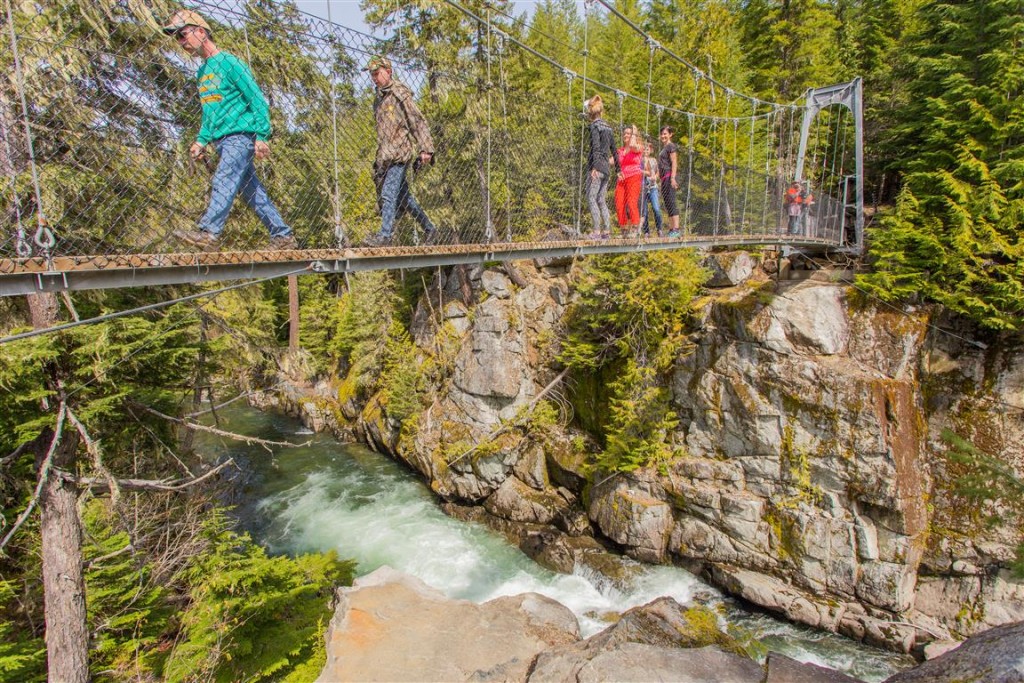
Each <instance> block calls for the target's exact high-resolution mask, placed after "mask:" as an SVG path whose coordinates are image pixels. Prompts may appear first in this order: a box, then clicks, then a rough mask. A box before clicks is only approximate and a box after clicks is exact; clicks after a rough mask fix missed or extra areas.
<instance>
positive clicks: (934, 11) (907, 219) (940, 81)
mask: <svg viewBox="0 0 1024 683" xmlns="http://www.w3.org/2000/svg"><path fill="white" fill-rule="evenodd" d="M920 19H921V21H920V25H921V30H920V33H919V34H918V35H917V36H916V37H915V41H914V42H915V44H916V45H917V46H918V47H917V48H916V49H915V51H914V53H913V55H912V59H911V63H910V70H911V73H912V75H913V78H912V79H911V80H910V95H909V104H908V106H907V107H906V108H905V110H904V113H903V115H902V116H901V123H900V125H899V127H898V128H897V129H896V130H895V132H894V137H893V145H894V146H898V147H899V148H900V149H902V150H904V152H903V154H904V156H903V157H902V158H901V160H900V161H898V162H897V163H896V165H895V166H896V168H897V169H898V170H900V171H901V172H903V173H904V174H905V176H904V187H903V190H902V192H901V194H900V197H899V200H898V202H897V206H896V210H895V212H894V213H893V214H892V215H891V216H888V217H886V218H885V219H884V220H883V221H882V226H881V229H878V230H875V231H874V232H873V233H872V234H871V255H872V257H873V258H874V261H875V263H874V265H875V270H876V272H874V273H872V274H870V275H868V276H865V277H864V278H862V281H863V283H864V285H865V286H866V287H867V288H868V289H869V291H871V292H872V293H874V294H876V295H878V296H880V297H883V298H885V299H887V300H894V299H900V298H908V297H917V296H924V297H926V298H928V299H931V300H934V301H938V302H940V303H942V304H944V305H946V306H948V307H949V308H951V309H952V310H955V311H957V312H959V313H961V314H964V315H966V316H968V317H970V318H972V319H974V320H976V321H978V322H980V323H981V324H983V325H985V326H987V327H990V328H994V329H1019V328H1020V327H1021V325H1022V323H1024V268H1022V263H1024V259H1022V257H1024V244H1022V240H1021V238H1022V225H1024V183H1022V181H1021V178H1022V177H1024V174H1022V172H1021V171H1022V169H1024V126H1022V124H1021V122H1022V121H1024V97H1022V95H1024V1H1022V0H985V1H984V2H931V3H929V4H927V5H925V6H924V7H923V8H922V10H921V17H920Z"/></svg>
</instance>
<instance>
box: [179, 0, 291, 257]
mask: <svg viewBox="0 0 1024 683" xmlns="http://www.w3.org/2000/svg"><path fill="white" fill-rule="evenodd" d="M163 32H164V34H166V35H169V36H173V37H174V38H175V40H177V41H178V45H180V46H181V47H182V48H183V49H184V50H185V51H186V52H188V53H189V54H190V55H193V56H197V57H200V58H202V60H203V63H202V64H201V65H200V66H199V70H198V71H197V72H196V84H197V86H198V88H199V101H200V103H201V104H202V109H203V120H202V124H201V126H200V128H199V134H198V136H197V137H196V141H195V142H193V143H192V146H191V147H190V148H189V155H190V156H191V157H192V159H194V160H196V161H198V160H200V159H202V158H204V157H205V156H206V146H207V145H208V144H210V143H213V146H214V147H215V148H216V150H217V156H218V158H219V161H218V162H217V170H216V171H214V173H213V181H212V183H211V191H210V204H209V206H208V207H207V209H206V213H205V214H203V217H202V218H201V219H200V220H199V227H198V229H193V230H184V231H176V232H175V235H176V236H177V237H178V238H180V239H182V240H184V241H185V242H188V243H189V244H192V245H195V246H198V247H204V248H208V247H213V246H215V244H216V242H217V240H218V239H219V237H220V234H221V232H222V231H223V230H224V224H225V223H227V220H228V214H229V213H230V212H231V205H232V204H233V203H234V201H235V197H236V196H237V195H238V194H239V193H241V195H242V199H244V200H245V203H246V204H248V205H249V206H250V207H251V208H252V210H253V211H255V212H256V215H257V216H258V217H259V219H260V221H262V222H263V224H264V225H265V226H266V227H267V230H269V231H270V246H271V247H272V248H274V249H294V248H295V246H296V245H295V237H294V236H293V235H292V230H291V228H290V227H288V225H287V224H286V223H285V222H284V219H282V218H281V214H280V213H279V212H278V210H277V207H275V206H274V202H273V201H271V199H270V196H269V195H268V194H267V191H266V189H265V188H264V187H263V183H261V182H260V179H259V178H258V177H257V176H256V167H255V165H254V163H253V160H254V159H266V158H268V157H269V156H270V145H268V144H267V140H268V139H269V138H270V133H271V128H270V110H269V108H268V107H267V100H266V98H265V97H264V96H263V91H262V90H260V87H259V85H257V84H256V80H255V79H254V78H253V75H252V72H251V71H250V70H249V67H248V66H246V64H245V63H244V62H242V61H241V60H240V59H238V57H236V56H235V55H233V54H231V53H230V52H226V51H224V50H221V49H219V48H218V47H217V46H216V44H214V42H213V38H212V34H213V32H212V31H211V29H210V25H209V24H208V23H207V22H206V20H205V19H203V17H202V16H200V15H199V14H197V13H196V12H192V11H189V10H180V11H178V12H175V13H174V14H172V15H171V17H170V18H169V19H168V20H167V24H166V25H165V26H164V27H163Z"/></svg>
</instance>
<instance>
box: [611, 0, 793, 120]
mask: <svg viewBox="0 0 1024 683" xmlns="http://www.w3.org/2000/svg"><path fill="white" fill-rule="evenodd" d="M594 1H595V2H598V3H600V4H602V5H604V7H605V9H607V10H608V11H609V12H610V13H611V14H612V15H614V16H615V17H616V18H618V19H619V20H621V21H622V22H624V23H625V24H626V25H627V26H629V27H630V28H631V29H633V31H635V32H636V33H637V34H639V35H640V36H642V37H643V38H644V39H645V40H647V41H652V40H655V39H654V38H653V36H651V35H650V34H649V33H647V31H645V30H644V29H643V28H641V27H640V26H637V25H636V24H635V23H634V22H633V21H632V20H631V19H630V18H629V17H627V16H626V15H624V14H623V13H622V12H620V11H619V10H618V9H616V7H615V5H614V4H612V3H609V2H608V0H594ZM655 42H656V41H655ZM658 49H660V50H661V51H662V52H664V53H665V54H667V55H668V56H669V57H671V58H672V59H674V60H676V61H677V62H679V63H680V64H682V65H683V66H685V67H686V68H687V69H689V70H690V71H692V72H693V73H694V74H695V75H699V76H703V77H706V78H707V79H708V82H709V85H710V87H711V90H712V93H714V88H715V86H717V87H718V88H720V89H721V90H722V91H723V92H725V93H733V94H735V95H737V96H738V97H742V98H743V99H745V100H748V101H750V102H764V103H765V104H775V103H774V102H768V101H766V100H762V99H759V98H757V97H753V96H751V95H744V94H743V93H739V92H736V91H734V90H733V89H732V88H730V87H729V86H727V85H725V84H724V83H721V82H719V81H717V80H715V79H714V78H713V77H712V76H711V75H710V71H709V72H708V73H704V72H703V71H701V69H699V68H698V67H696V66H695V65H693V64H691V63H690V62H689V61H687V60H686V59H683V58H682V57H680V56H679V55H677V54H676V53H675V52H673V51H672V50H670V49H668V48H667V47H665V46H664V45H660V44H659V45H658Z"/></svg>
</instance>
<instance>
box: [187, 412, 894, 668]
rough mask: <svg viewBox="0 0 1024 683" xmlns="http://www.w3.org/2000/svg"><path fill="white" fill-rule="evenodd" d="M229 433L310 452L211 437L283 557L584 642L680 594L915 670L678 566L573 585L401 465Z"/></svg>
mask: <svg viewBox="0 0 1024 683" xmlns="http://www.w3.org/2000/svg"><path fill="white" fill-rule="evenodd" d="M219 418H220V424H221V426H222V427H223V428H225V429H228V430H231V431H234V432H238V433H242V434H247V435H252V436H258V437H261V438H264V439H270V440H281V441H291V442H293V443H301V442H307V441H308V442H309V443H308V445H305V446H302V447H298V448H279V449H278V448H275V449H273V451H272V452H268V451H267V450H266V449H264V448H263V447H262V446H258V445H254V446H246V445H244V444H241V443H239V442H235V441H227V440H222V439H221V438H219V437H213V436H211V435H208V434H203V435H202V436H201V438H199V439H198V441H197V448H198V449H199V451H200V452H201V453H202V454H203V456H204V457H205V458H207V459H209V460H218V459H221V458H224V457H227V456H231V457H234V458H235V460H236V462H237V463H238V464H239V465H240V467H241V468H242V472H243V476H241V477H240V481H241V482H242V485H241V486H240V487H239V490H236V491H235V492H234V495H235V498H234V501H233V502H234V504H235V512H234V514H235V515H237V518H238V520H239V522H240V524H241V526H242V528H244V529H245V530H247V531H249V532H250V533H251V534H252V536H253V538H254V539H256V540H257V541H259V542H260V543H262V544H263V545H264V546H265V547H266V548H267V549H268V550H269V551H270V552H272V553H285V554H289V555H291V554H299V553H305V552H312V551H325V550H336V551H337V552H338V554H339V556H341V557H344V558H350V559H354V560H356V562H357V563H358V570H357V571H358V573H359V574H366V573H368V572H371V571H373V570H374V569H376V568H378V567H380V566H382V565H388V566H390V567H393V568H395V569H398V570H401V571H403V572H406V573H409V574H412V575H414V576H417V577H419V578H420V579H422V580H423V581H425V582H426V583H427V584H429V585H431V586H433V587H434V588H437V589H439V590H441V591H442V592H444V593H445V594H446V595H448V596H450V597H452V598H462V599H466V600H472V601H476V602H484V601H486V600H490V599H492V598H495V597H498V596H502V595H515V594H517V593H522V592H526V591H534V592H537V593H542V594H544V595H546V596H548V597H550V598H553V599H555V600H557V601H559V602H560V603H562V604H564V605H566V606H567V607H569V608H570V609H571V610H572V611H573V612H574V613H575V614H576V615H577V617H578V618H579V621H580V627H581V630H582V631H583V633H584V635H592V634H593V633H596V632H597V631H599V630H600V629H601V628H603V627H605V626H607V621H606V620H604V619H606V618H607V615H608V614H610V613H620V612H622V611H624V610H627V609H629V608H630V607H634V606H637V605H643V604H645V603H647V602H650V601H651V600H653V599H654V598H656V597H659V596H663V595H669V596H672V597H673V598H675V599H676V600H678V601H679V602H681V603H684V604H685V603H687V602H691V601H698V602H701V603H703V604H705V605H708V606H710V607H712V608H715V609H718V610H719V612H720V613H721V614H722V615H723V619H724V620H727V621H728V622H729V624H731V625H733V626H736V627H739V628H741V629H745V630H746V631H747V632H749V633H751V634H752V635H753V636H754V637H756V638H757V639H759V640H761V642H763V643H764V644H765V645H766V646H767V647H768V649H771V650H776V651H779V652H782V653H784V654H786V655H788V656H790V657H793V658H794V659H799V660H800V661H804V662H813V663H815V664H820V665H823V666H828V667H831V668H835V669H838V670H840V671H843V672H845V673H848V674H850V675H852V676H856V677H858V678H862V679H863V680H865V681H880V680H883V679H884V678H886V677H887V676H889V675H891V674H892V673H895V672H896V671H898V670H901V669H904V668H907V667H908V666H911V665H912V664H913V661H912V660H911V659H909V658H908V657H901V656H898V655H894V654H892V653H888V652H885V651H882V650H878V649H874V648H870V647H866V646H864V645H862V644H860V643H856V642H854V641H852V640H849V639H847V638H843V637H841V636H836V635H833V634H828V633H824V632H819V631H814V630H811V629H807V628H801V627H797V626H793V625H791V624H788V623H786V622H783V621H779V620H777V619H774V618H772V617H770V616H767V615H764V614H758V613H752V612H750V611H747V610H744V609H742V608H741V607H739V606H738V605H737V604H736V603H735V601H733V600H730V599H727V598H724V597H723V596H722V594H721V593H719V592H718V591H717V590H715V589H713V588H711V587H710V586H708V585H707V584H705V583H703V582H702V581H701V580H700V579H698V578H697V577H695V576H694V575H693V574H690V573H689V572H687V571H685V570H683V569H680V568H676V567H663V566H662V567H649V568H647V569H646V570H644V571H643V572H640V578H639V579H637V580H636V582H635V584H634V585H632V586H630V587H629V588H628V589H622V588H621V587H618V588H617V587H615V586H612V585H610V584H609V582H608V581H605V580H602V578H601V577H599V576H593V575H587V574H573V575H564V574H557V573H554V572H551V571H549V570H547V569H545V568H543V567H541V566H540V565H538V564H536V563H535V562H533V560H531V559H530V558H528V557H527V556H526V555H524V554H523V553H522V552H521V551H520V550H519V549H518V548H517V547H515V546H513V545H511V544H509V543H508V542H507V541H506V540H505V539H504V537H502V536H500V535H498V534H496V533H494V532H492V531H490V530H489V529H487V528H485V527H482V526H480V525H476V524H471V523H466V522H462V521H458V520H455V519H452V518H450V517H448V516H446V515H445V514H444V513H443V512H442V511H441V510H440V508H439V507H438V505H437V500H436V499H435V497H434V496H433V494H432V493H431V492H430V490H429V489H428V488H427V487H426V486H425V485H424V484H423V482H422V481H421V480H420V479H419V478H418V477H417V476H416V475H415V474H414V473H412V472H411V471H409V470H408V469H407V468H405V467H403V466H401V465H400V464H398V463H396V462H395V461H393V460H392V459H390V458H388V457H386V456H383V455H380V454H378V453H374V452H373V451H370V450H369V449H367V448H365V447H362V446H360V445H353V444H345V443H342V442H340V441H338V440H337V439H334V438H333V437H331V436H329V435H325V434H313V433H312V432H310V431H309V430H307V429H305V428H304V427H303V425H302V424H301V423H300V422H298V421H297V420H294V419H292V418H289V417H286V416H283V415H279V414H274V413H263V412H260V411H257V410H254V409H251V408H246V407H239V408H234V407H232V408H231V409H229V410H226V411H223V412H221V413H220V414H219Z"/></svg>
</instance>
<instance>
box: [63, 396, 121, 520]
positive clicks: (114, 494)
mask: <svg viewBox="0 0 1024 683" xmlns="http://www.w3.org/2000/svg"><path fill="white" fill-rule="evenodd" d="M67 413H68V421H70V422H71V424H73V425H74V426H75V429H77V430H78V435H79V436H81V437H82V441H84V442H85V450H86V451H87V452H88V453H89V455H90V456H92V464H93V467H95V468H96V471H97V472H99V473H100V474H101V475H103V478H104V479H106V480H107V482H108V484H109V485H110V497H111V499H112V502H113V503H114V505H117V503H118V501H119V500H121V489H119V488H118V487H117V480H116V479H114V475H112V474H111V473H110V470H108V469H107V466H106V465H104V464H103V453H102V451H100V445H99V443H98V442H96V441H93V439H92V437H90V436H89V430H87V429H86V428H85V425H84V424H82V422H81V421H80V420H79V419H78V418H77V417H75V414H74V413H73V412H71V409H70V408H68V409H67Z"/></svg>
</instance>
